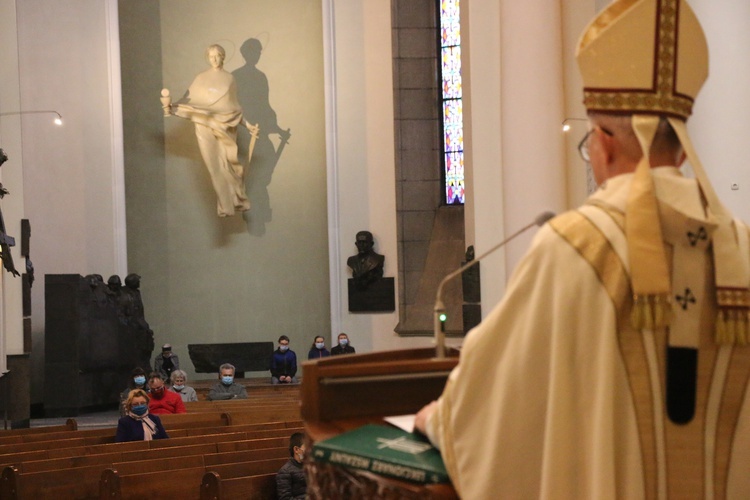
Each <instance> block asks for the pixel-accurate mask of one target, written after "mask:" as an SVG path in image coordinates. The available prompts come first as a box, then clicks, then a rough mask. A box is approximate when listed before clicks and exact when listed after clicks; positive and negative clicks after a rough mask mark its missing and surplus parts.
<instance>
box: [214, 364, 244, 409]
mask: <svg viewBox="0 0 750 500" xmlns="http://www.w3.org/2000/svg"><path fill="white" fill-rule="evenodd" d="M234 371H235V370H234V365H230V364H229V363H224V364H223V365H221V366H220V367H219V380H220V382H219V383H217V384H216V385H214V386H213V387H212V388H211V390H210V391H209V392H208V400H209V401H226V400H227V399H247V391H246V390H245V387H244V386H242V385H240V384H237V383H235V381H234Z"/></svg>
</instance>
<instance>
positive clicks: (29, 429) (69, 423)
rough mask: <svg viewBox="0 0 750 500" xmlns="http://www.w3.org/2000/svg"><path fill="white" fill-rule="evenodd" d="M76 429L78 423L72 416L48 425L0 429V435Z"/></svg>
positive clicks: (23, 434)
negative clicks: (64, 420) (62, 421)
mask: <svg viewBox="0 0 750 500" xmlns="http://www.w3.org/2000/svg"><path fill="white" fill-rule="evenodd" d="M76 429H78V423H77V422H76V420H75V419H74V418H69V419H68V420H67V421H66V422H65V423H64V424H60V425H48V426H46V427H27V428H23V429H4V430H0V437H5V436H26V435H29V434H44V433H46V432H60V431H74V430H76Z"/></svg>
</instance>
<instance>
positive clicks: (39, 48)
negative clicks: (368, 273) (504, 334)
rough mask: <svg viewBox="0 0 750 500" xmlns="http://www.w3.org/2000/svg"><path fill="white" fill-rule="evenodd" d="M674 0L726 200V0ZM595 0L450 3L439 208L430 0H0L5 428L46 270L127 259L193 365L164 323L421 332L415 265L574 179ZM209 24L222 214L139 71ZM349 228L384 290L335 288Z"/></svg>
mask: <svg viewBox="0 0 750 500" xmlns="http://www.w3.org/2000/svg"><path fill="white" fill-rule="evenodd" d="M690 3H691V6H692V8H693V9H694V11H695V12H696V15H697V17H698V19H699V20H700V22H701V24H702V26H703V29H704V31H705V33H706V38H707V39H708V44H709V58H710V69H709V78H708V81H707V83H706V85H705V86H704V87H703V89H702V91H701V95H700V99H698V100H697V103H696V106H695V109H694V113H693V117H692V118H691V121H690V122H689V129H690V133H691V136H692V137H693V138H694V142H695V147H696V149H697V150H698V152H699V154H700V156H701V158H702V160H703V164H704V165H705V168H706V171H707V173H708V175H709V177H710V178H711V181H712V182H713V185H714V186H715V189H716V191H717V193H718V195H719V197H721V198H722V200H724V202H725V203H726V205H727V206H728V207H729V208H730V210H731V211H733V213H734V214H735V215H736V216H737V217H739V218H741V219H744V220H750V201H748V200H750V198H745V197H744V195H743V194H742V193H743V192H744V190H746V189H750V170H749V169H747V168H746V167H745V166H744V165H743V164H742V162H741V161H738V159H740V158H742V156H743V154H744V153H745V147H744V146H745V141H744V139H743V137H744V130H746V129H749V130H748V132H749V133H750V122H749V121H748V120H747V115H748V113H747V112H746V111H747V110H748V109H750V90H749V89H748V86H747V85H746V84H745V82H746V81H748V79H750V58H748V57H747V54H746V47H750V29H748V27H750V26H748V24H750V5H748V4H747V3H746V2H743V1H741V0H728V1H726V2H722V3H721V5H717V3H716V2H709V1H708V0H692V1H691V2H690ZM607 4H609V2H608V1H607V0H566V1H565V2H561V1H556V0H526V1H523V2H519V1H511V0H501V1H498V2H490V1H485V0H461V2H460V8H461V17H460V19H461V21H460V31H461V45H460V47H461V48H460V51H461V55H460V57H461V58H460V65H461V66H460V76H461V78H462V84H461V87H462V94H463V109H462V113H463V137H462V141H463V159H462V161H463V163H462V168H463V170H464V175H465V177H464V180H463V182H464V184H463V186H464V189H465V202H464V203H463V204H460V205H450V204H449V203H446V198H445V195H444V191H445V185H444V174H442V173H441V172H442V169H443V167H444V163H445V162H444V160H441V156H442V154H443V153H442V150H441V148H442V147H443V146H442V142H441V141H442V139H441V138H442V129H441V125H442V110H441V104H440V100H439V99H440V94H441V86H442V84H441V83H440V81H439V76H438V70H439V68H440V66H441V59H440V52H439V51H440V49H439V38H440V29H439V26H438V22H439V21H438V17H437V15H438V11H439V5H440V2H439V1H437V0H320V1H315V2H311V1H309V0H278V1H274V2H267V1H264V0H250V1H249V0H228V1H222V2H202V1H199V0H158V1H150V2H130V1H127V0H120V1H118V0H79V1H76V2H50V1H48V0H0V14H2V15H0V36H2V39H3V47H4V50H3V51H1V52H0V68H1V70H0V71H2V79H0V147H2V149H3V150H4V151H5V153H6V154H7V156H8V160H7V162H5V164H4V165H3V166H2V169H1V170H0V181H1V182H2V185H3V186H4V187H5V188H6V189H7V190H8V191H9V194H8V195H6V196H5V197H4V198H3V199H2V200H1V201H0V208H1V209H2V216H3V218H4V221H5V229H6V233H7V234H8V235H10V236H14V237H15V238H16V242H17V246H15V247H13V248H12V252H13V254H14V255H13V256H14V257H15V259H16V267H17V268H18V269H19V270H22V269H23V263H24V262H25V261H26V260H28V261H32V262H33V269H34V272H35V274H36V281H35V283H34V284H33V286H31V288H30V292H26V293H30V303H28V304H25V303H24V286H23V282H24V281H23V280H22V279H21V278H20V277H14V276H12V275H11V274H10V273H8V272H3V273H2V274H0V294H1V297H0V298H1V303H2V308H0V371H1V372H2V373H3V374H4V375H3V376H2V379H0V385H1V386H2V387H1V390H2V392H1V394H2V395H3V401H2V406H3V408H4V411H5V414H6V416H5V419H6V425H12V426H13V427H17V426H20V427H23V426H28V423H29V421H30V419H31V418H32V417H33V416H34V415H36V416H39V415H43V414H44V400H45V391H46V389H45V384H50V383H54V382H53V381H52V382H51V381H50V376H49V374H48V373H49V372H48V371H47V366H46V364H45V347H46V346H45V336H46V335H50V332H49V331H48V330H49V325H47V324H46V318H45V308H46V303H45V277H46V276H47V275H81V276H87V275H90V274H100V275H102V276H103V277H104V280H105V282H106V280H107V278H108V277H109V276H112V275H118V276H120V277H121V278H122V279H123V281H124V279H125V276H126V275H128V274H130V273H137V274H138V275H139V276H140V277H141V284H140V291H141V296H142V299H143V306H144V309H145V318H146V320H147V321H148V323H149V325H150V328H151V329H152V330H153V335H154V343H155V346H156V349H155V350H154V352H153V355H156V354H157V353H158V350H159V348H160V346H161V345H162V344H165V343H170V344H171V345H172V348H173V351H174V352H175V353H176V354H179V356H180V358H181V359H182V360H183V366H182V368H183V369H184V370H185V371H186V372H187V374H188V377H189V380H193V381H197V380H204V379H212V380H213V379H214V378H215V373H203V372H197V371H196V370H195V368H194V367H193V366H192V365H191V363H190V361H189V360H190V357H189V353H188V345H189V344H220V343H242V342H273V343H274V344H275V343H276V341H277V339H278V338H279V336H281V335H286V336H288V338H289V339H290V343H289V344H290V347H291V348H292V349H293V350H295V351H296V352H297V356H298V358H299V359H300V361H301V360H303V359H306V356H305V354H306V353H307V351H308V349H309V348H310V347H309V346H310V343H311V342H312V341H313V339H314V338H315V337H316V336H318V335H320V336H323V337H324V339H325V342H326V347H328V348H329V349H330V348H331V347H332V346H334V345H335V344H336V339H337V335H338V334H339V332H346V333H347V334H348V336H349V339H350V341H351V344H352V346H354V347H356V349H357V352H358V353H379V352H385V351H398V350H404V349H413V348H430V347H432V346H434V340H433V335H432V332H433V306H434V300H435V290H436V287H437V283H439V281H440V280H441V279H442V277H444V276H445V275H446V274H448V273H449V272H451V271H453V270H455V269H456V268H457V267H458V266H460V265H461V263H462V261H464V260H465V259H466V257H465V253H466V251H467V249H468V248H469V247H470V246H471V247H474V249H476V252H477V254H479V253H481V252H483V251H485V250H487V249H488V248H490V247H492V246H493V245H495V244H496V243H498V242H500V241H502V240H503V239H505V238H506V237H508V236H509V235H511V234H513V233H514V232H515V231H517V230H518V229H520V228H522V227H524V226H526V225H528V224H529V223H532V222H534V220H535V218H536V217H537V216H538V215H539V214H542V213H544V212H547V211H552V212H555V213H562V212H564V211H566V210H569V209H571V208H573V207H576V206H578V205H579V204H581V203H582V202H583V201H584V200H585V199H586V197H587V196H588V195H589V194H590V193H591V192H593V190H594V189H595V184H594V181H593V178H592V176H591V173H590V172H589V171H587V169H586V165H585V163H584V162H583V161H582V160H581V159H580V157H579V155H578V152H577V150H576V148H577V146H578V143H579V141H580V139H581V138H582V137H583V135H584V134H585V133H586V131H587V125H586V121H585V117H586V111H585V109H584V107H583V104H582V93H581V87H582V85H581V79H580V76H579V74H578V71H577V68H576V64H575V58H574V54H575V48H576V45H577V43H578V37H579V35H580V33H581V32H582V31H583V29H584V27H585V26H586V25H587V23H588V22H589V21H590V20H591V18H592V17H593V16H594V15H595V13H597V12H599V11H600V10H601V9H603V8H604V7H606V5H607ZM743 40H744V41H743ZM745 42H748V43H745ZM212 43H217V44H220V45H222V46H223V47H224V48H225V50H226V58H225V60H224V68H225V69H226V70H227V71H228V72H230V73H232V74H233V75H234V77H235V80H236V81H237V87H238V88H237V91H238V94H239V99H240V103H241V104H242V107H243V110H244V112H245V116H246V118H248V120H251V121H253V120H254V122H255V123H258V124H259V127H260V135H259V137H258V139H257V142H255V144H254V148H255V149H254V152H253V156H252V158H251V159H248V158H247V154H246V153H243V152H244V151H246V150H247V147H248V142H249V137H248V136H247V135H241V136H240V137H239V140H238V143H239V150H240V157H241V159H243V156H242V155H243V154H245V156H244V159H243V161H245V162H246V164H245V166H246V172H245V181H244V182H245V185H246V187H247V195H248V198H249V201H250V205H251V206H250V209H249V210H248V211H247V212H241V213H240V212H238V213H236V214H235V215H231V216H227V217H219V216H218V215H217V210H216V196H215V193H214V189H213V187H212V184H211V178H210V177H209V174H208V172H207V170H206V167H205V165H204V162H203V159H202V157H201V151H200V150H199V147H198V142H197V141H196V136H195V133H194V131H193V125H192V124H191V123H189V122H188V121H186V120H182V119H180V118H178V117H174V116H168V117H167V116H164V112H163V108H162V105H161V104H160V101H159V97H160V92H161V91H162V89H163V88H168V89H169V90H170V91H171V94H172V96H173V97H174V98H175V100H177V99H178V98H179V96H181V95H182V94H183V93H184V91H185V90H186V89H188V86H189V85H190V82H191V81H192V79H193V77H194V75H196V74H197V73H198V72H200V71H203V70H205V69H206V68H207V65H206V61H205V58H204V51H205V49H206V47H208V46H209V45H210V44H212ZM633 43H637V42H636V41H633ZM47 110H54V113H59V115H61V116H62V119H63V125H62V126H56V125H54V124H53V123H52V118H53V117H54V114H50V113H49V112H48V111H47ZM37 111H44V112H46V114H45V113H44V112H43V113H36V112H37ZM564 123H567V124H568V125H570V129H569V130H568V131H566V132H563V130H562V125H563V124H564ZM248 162H249V164H248ZM685 168H686V170H687V172H688V174H689V170H690V167H689V166H687V167H685ZM22 221H27V222H24V223H22ZM22 224H29V225H30V240H29V249H28V252H27V255H22V254H21V253H20V252H21V246H20V241H21V234H22ZM359 231H369V232H370V233H372V235H373V240H374V250H375V251H376V252H377V253H378V254H380V255H383V256H384V257H385V259H384V277H386V278H392V279H393V294H394V297H395V303H394V307H392V308H387V309H386V310H383V309H381V310H377V311H364V312H363V311H355V312H353V311H352V310H351V307H350V306H351V304H350V288H349V287H350V285H349V283H348V282H349V280H350V279H351V277H352V271H351V269H350V267H349V266H348V265H347V259H348V258H349V257H350V256H353V255H356V254H357V247H356V246H355V235H356V234H357V233H358V232H359ZM533 235H534V230H531V231H527V232H525V233H524V234H522V235H521V236H519V237H518V238H515V239H514V240H513V241H512V242H510V243H509V244H508V245H507V246H504V247H503V248H502V249H501V250H500V251H498V252H496V253H495V254H493V255H492V256H490V257H488V258H487V259H485V260H483V261H482V263H481V277H480V287H479V288H480V290H481V299H480V300H478V301H477V304H479V305H480V306H481V307H480V308H479V309H476V310H473V311H481V312H479V313H477V314H480V315H481V316H482V317H485V316H486V315H487V314H488V313H489V312H490V311H491V310H492V308H493V307H494V306H495V305H496V304H497V303H498V302H499V301H500V300H501V299H502V297H503V293H504V290H505V285H506V283H507V280H508V278H509V276H510V275H511V273H512V272H513V269H514V267H515V265H516V264H517V263H518V262H519V260H520V259H521V257H522V256H523V255H524V253H525V251H526V249H527V248H528V246H529V244H530V242H531V240H532V238H533ZM25 257H27V258H25ZM27 281H28V280H27ZM446 302H447V309H448V321H447V324H446V328H447V331H448V344H449V345H450V346H459V345H460V344H461V342H462V339H463V336H464V335H465V333H466V332H465V327H464V321H465V320H466V318H464V317H463V314H467V313H465V311H466V310H467V309H466V308H462V304H464V303H465V297H464V296H463V292H462V290H461V286H460V282H455V283H453V284H452V285H451V286H450V287H449V288H448V290H447V299H446ZM152 358H153V356H152ZM245 376H246V377H248V378H261V377H266V376H268V372H267V371H260V370H258V371H249V372H246V373H245ZM52 378H54V374H53V375H52ZM123 387H124V381H123ZM59 390H64V388H63V387H61V388H60V389H59Z"/></svg>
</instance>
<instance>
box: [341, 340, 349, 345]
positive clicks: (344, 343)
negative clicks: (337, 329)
mask: <svg viewBox="0 0 750 500" xmlns="http://www.w3.org/2000/svg"><path fill="white" fill-rule="evenodd" d="M348 343H349V341H348V340H347V339H341V340H339V344H341V345H343V346H345V345H346V344H348Z"/></svg>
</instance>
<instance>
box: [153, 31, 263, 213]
mask: <svg viewBox="0 0 750 500" xmlns="http://www.w3.org/2000/svg"><path fill="white" fill-rule="evenodd" d="M225 56H226V52H225V51H224V48H223V47H222V46H221V45H211V46H209V47H208V49H206V57H207V59H208V62H209V64H210V65H211V68H210V69H207V70H206V71H203V72H202V73H199V74H198V75H197V76H196V77H195V80H193V83H192V84H191V85H190V87H189V88H188V91H187V92H186V93H185V96H184V97H183V98H182V99H180V100H179V101H177V102H176V103H174V104H172V102H171V97H170V94H169V90H167V89H164V90H162V98H161V101H162V107H163V108H164V116H169V115H175V116H179V117H181V118H186V119H188V120H190V121H192V122H193V123H194V124H195V135H196V137H197V138H198V146H199V147H200V151H201V156H202V157H203V161H204V162H205V164H206V167H207V168H208V173H209V174H210V175H211V183H212V184H213V187H214V190H215V191H216V197H217V207H216V208H217V212H218V214H219V216H220V217H228V216H230V215H234V214H235V213H236V212H244V211H246V210H249V209H250V201H249V200H248V199H247V194H246V193H245V182H244V172H243V166H242V164H241V163H240V162H239V159H238V157H237V126H238V125H243V126H245V127H247V129H248V130H249V131H250V136H251V141H250V151H249V152H248V158H251V157H252V152H253V147H254V146H255V139H256V138H257V136H258V126H257V125H251V124H250V123H249V122H248V121H247V120H245V119H244V118H243V116H242V108H241V107H240V104H239V102H238V100H237V84H236V82H235V80H234V77H233V76H232V74H231V73H229V72H227V71H225V70H224V58H225Z"/></svg>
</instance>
